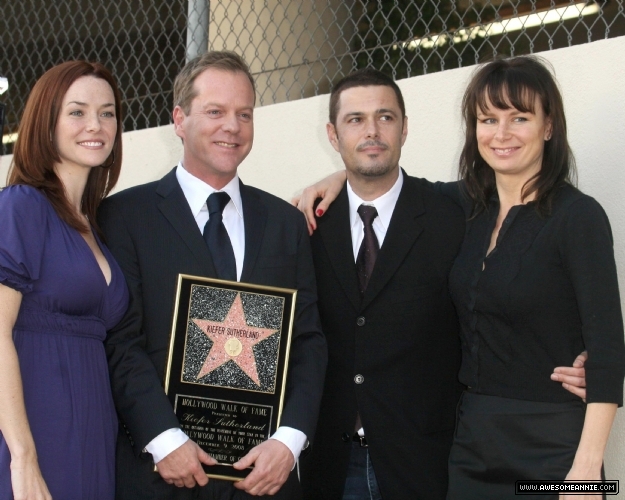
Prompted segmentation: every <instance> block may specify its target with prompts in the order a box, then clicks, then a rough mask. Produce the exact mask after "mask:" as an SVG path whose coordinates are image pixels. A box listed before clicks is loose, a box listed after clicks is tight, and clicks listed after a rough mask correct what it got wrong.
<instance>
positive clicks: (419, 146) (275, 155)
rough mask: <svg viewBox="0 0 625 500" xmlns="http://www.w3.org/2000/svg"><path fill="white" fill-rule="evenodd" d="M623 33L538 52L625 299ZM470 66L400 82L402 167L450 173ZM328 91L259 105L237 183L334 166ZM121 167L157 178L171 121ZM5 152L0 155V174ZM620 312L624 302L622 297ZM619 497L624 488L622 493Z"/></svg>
mask: <svg viewBox="0 0 625 500" xmlns="http://www.w3.org/2000/svg"><path fill="white" fill-rule="evenodd" d="M623 53H625V37H620V38H615V39H611V40H603V41H598V42H593V43H591V44H586V45H578V46H576V47H572V48H566V49H560V50H556V51H553V52H548V53H544V54H543V55H544V57H545V58H546V59H548V60H549V61H550V62H551V63H552V64H553V65H554V67H555V70H556V74H557V77H558V80H559V81H560V84H561V86H562V89H563V94H564V101H565V106H566V113H567V117H568V123H569V127H570V141H571V145H572V146H573V150H574V152H575V155H576V158H577V164H578V170H579V186H580V188H581V189H582V190H583V191H585V192H587V193H588V194H590V195H592V196H594V197H595V198H596V199H597V200H599V202H600V203H601V204H602V205H603V207H604V209H605V210H606V212H607V213H608V216H609V217H610V221H611V223H612V230H613V233H614V239H615V252H616V259H617V265H618V267H619V277H620V287H621V290H622V295H623V297H624V298H625V203H623V201H622V198H623V196H624V194H623V193H624V192H625V168H624V167H625V165H624V162H623V147H622V144H623V143H622V142H621V141H623V140H624V139H623V138H625V120H624V119H623V117H624V116H625V85H623V82H625V58H623V57H616V55H618V54H623ZM472 71H473V68H461V69H456V70H450V71H445V72H442V73H435V74H432V75H426V76H421V77H415V78H410V79H406V80H402V81H401V82H400V86H401V88H402V91H403V93H404V97H405V99H406V107H407V115H408V117H409V133H408V140H407V142H406V145H405V146H404V148H403V156H402V160H401V165H402V166H403V167H404V168H405V169H406V170H407V171H408V173H410V174H412V175H416V176H420V177H427V178H428V179H431V180H451V179H455V177H456V174H455V172H456V163H457V160H458V155H459V152H460V147H461V138H462V130H461V125H460V116H459V107H460V100H461V97H462V92H463V90H464V87H465V85H466V83H467V81H468V79H469V78H470V75H471V73H472ZM327 105H328V96H320V97H313V98H309V99H304V100H299V101H295V102H291V103H282V104H275V105H272V106H265V107H262V108H259V109H257V110H256V112H255V121H256V140H255V145H254V148H253V150H252V153H251V154H250V156H249V157H248V158H247V159H246V161H245V162H244V164H243V165H241V167H240V175H241V178H242V179H243V181H244V182H246V183H248V184H251V185H254V186H257V187H260V188H262V189H265V190H267V191H270V192H272V193H274V194H276V195H278V196H281V197H283V198H285V199H289V198H290V197H291V196H292V195H294V194H295V193H296V192H297V191H298V190H300V189H301V188H302V187H304V186H306V185H307V184H309V183H311V182H313V181H315V180H317V179H319V178H320V177H322V176H324V175H326V174H328V173H331V172H334V171H336V170H338V169H341V168H342V167H341V161H340V158H339V156H338V154H336V153H335V152H334V150H333V149H332V148H331V147H330V145H329V143H328V141H327V139H326V135H325V123H326V121H327ZM124 148H125V155H124V168H123V172H122V176H121V178H120V182H119V186H118V189H121V188H124V187H128V186H131V185H134V184H138V183H143V182H148V181H151V180H154V179H158V178H159V177H161V176H162V175H163V174H164V173H166V172H167V171H168V170H169V169H170V168H172V167H173V166H174V165H175V164H176V163H177V161H178V159H179V157H180V154H181V144H180V141H179V140H178V138H177V137H176V136H175V135H174V133H173V130H172V127H171V126H167V127H160V128H157V129H151V130H142V131H137V132H128V133H126V134H124ZM9 161H10V157H0V180H1V181H2V182H3V181H4V179H5V172H6V170H7V168H8V165H9ZM623 309H624V310H625V301H624V302H623ZM606 475H607V477H608V478H609V479H624V480H625V413H624V410H620V411H619V414H618V416H617V421H616V424H615V426H614V429H613V431H612V435H611V438H610V443H609V446H608V451H607V457H606ZM624 497H625V496H624Z"/></svg>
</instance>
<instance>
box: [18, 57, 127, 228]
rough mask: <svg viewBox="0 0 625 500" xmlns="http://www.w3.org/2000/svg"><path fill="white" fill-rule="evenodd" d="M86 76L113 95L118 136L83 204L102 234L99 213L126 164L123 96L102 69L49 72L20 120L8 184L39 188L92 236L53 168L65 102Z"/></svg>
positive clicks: (72, 65) (74, 66)
mask: <svg viewBox="0 0 625 500" xmlns="http://www.w3.org/2000/svg"><path fill="white" fill-rule="evenodd" d="M83 76H93V77H95V78H101V79H102V80H105V81H106V82H107V83H108V84H109V85H110V86H111V89H113V94H114V95H115V119H116V120H117V133H116V134H115V143H114V144H113V150H112V151H111V154H110V155H109V157H108V158H107V160H106V161H105V162H104V165H106V166H107V167H106V168H104V167H102V168H98V167H94V168H92V169H91V172H89V178H88V180H87V185H86V186H85V191H84V193H83V195H82V203H81V208H82V212H83V213H84V214H85V215H86V216H87V218H88V219H89V222H90V223H91V225H92V226H93V227H94V228H95V230H96V231H97V232H98V233H100V230H99V227H98V225H97V222H96V210H97V208H98V205H99V204H100V202H101V201H102V200H103V199H104V198H105V197H106V195H107V194H108V193H109V192H110V191H111V189H113V186H115V183H116V182H117V179H118V177H119V171H120V169H121V164H122V118H121V96H120V93H119V89H118V88H117V84H116V82H115V79H114V78H113V75H111V73H110V72H109V70H107V69H106V68H105V67H104V66H102V65H101V64H99V63H90V62H87V61H69V62H65V63H63V64H59V65H58V66H54V67H53V68H51V69H49V70H48V71H47V72H46V73H44V75H43V76H42V77H41V78H40V79H39V80H38V81H37V83H35V86H34V87H33V89H32V91H31V92H30V96H29V97H28V101H27V102H26V107H25V108H24V114H23V115H22V120H21V121H20V125H19V129H18V135H17V141H16V142H15V148H14V150H13V161H12V162H11V166H10V169H9V174H8V177H7V185H12V184H27V185H29V186H33V187H35V188H37V189H40V190H41V191H43V193H44V194H45V195H46V197H47V198H48V200H50V203H51V204H52V206H53V207H54V210H56V213H57V214H58V215H59V217H60V218H61V219H63V220H64V221H65V222H66V223H67V224H69V225H70V226H71V227H73V228H74V229H76V230H77V231H80V232H81V233H88V232H89V230H90V228H89V227H88V225H87V224H85V223H84V222H83V221H82V220H81V219H80V218H79V217H78V214H76V213H75V211H74V209H73V208H72V206H71V205H70V203H69V201H68V200H67V196H66V193H65V188H64V186H63V183H62V182H61V180H60V179H59V178H58V176H57V175H56V172H55V171H54V165H55V164H56V163H60V162H61V158H60V157H59V153H58V151H57V150H56V147H55V145H54V141H53V137H54V134H55V131H56V124H57V121H58V118H59V113H60V110H61V106H62V103H63V98H64V97H65V94H66V93H67V90H68V89H69V88H70V87H71V85H72V84H73V83H74V82H75V81H76V80H78V79H79V78H82V77H83ZM108 165H110V166H108Z"/></svg>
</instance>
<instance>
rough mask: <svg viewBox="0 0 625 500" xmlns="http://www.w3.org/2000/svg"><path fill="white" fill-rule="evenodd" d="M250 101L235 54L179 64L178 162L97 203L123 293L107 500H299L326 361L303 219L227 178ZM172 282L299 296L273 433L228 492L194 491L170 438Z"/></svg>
mask: <svg viewBox="0 0 625 500" xmlns="http://www.w3.org/2000/svg"><path fill="white" fill-rule="evenodd" d="M254 101H255V91H254V81H253V78H252V76H251V74H250V72H249V69H248V68H247V65H246V64H245V63H244V62H243V60H242V59H241V58H240V57H238V56H237V55H236V54H233V53H229V52H211V53H208V54H205V55H203V56H201V57H199V58H197V59H195V60H193V61H191V62H190V63H188V64H187V65H186V66H185V67H184V68H183V69H182V71H181V73H180V74H179V75H178V77H177V78H176V82H175V84H174V105H175V108H174V111H173V118H174V128H175V132H176V134H177V135H178V136H179V137H180V138H181V139H182V141H183V144H184V154H183V159H182V161H181V163H180V164H179V165H178V166H177V167H176V168H174V170H172V171H171V172H170V173H169V174H167V175H166V176H165V177H163V178H162V179H161V180H160V181H157V182H154V183H150V184H146V185H143V186H138V187H135V188H131V189H128V190H126V191H124V192H121V193H119V194H117V195H114V196H112V197H111V198H110V199H107V200H106V201H105V202H104V203H103V204H102V207H101V211H100V220H101V224H102V228H103V230H104V232H105V235H106V238H107V242H108V244H109V246H110V248H111V251H112V252H113V254H114V255H115V257H116V258H117V260H118V261H119V263H120V265H121V267H122V269H123V271H124V273H125V276H126V279H127V282H128V285H129V288H130V294H131V303H130V306H129V310H128V312H127V314H126V316H125V318H124V319H123V320H122V322H121V323H120V325H118V326H117V327H116V329H115V330H113V331H112V332H110V334H109V337H108V339H107V342H106V349H107V354H108V357H109V365H110V372H111V381H112V386H113V395H114V398H115V403H116V406H117V410H118V413H119V416H120V421H121V422H120V423H121V425H120V434H119V437H118V444H117V498H118V499H129V500H130V499H132V500H136V499H140V498H145V499H156V498H167V499H169V498H181V499H182V498H184V499H186V498H211V499H213V498H215V499H217V498H219V499H220V498H247V497H248V496H249V495H266V494H275V493H277V492H278V495H277V496H278V497H280V498H297V497H298V496H301V491H300V490H299V482H298V478H297V472H296V469H294V465H295V463H296V461H297V459H298V457H299V454H300V451H301V450H302V448H303V447H305V443H306V442H307V439H308V438H311V437H312V434H313V432H314V429H315V425H316V420H317V414H318V408H319V401H320V398H321V391H322V387H323V376H324V372H325V367H326V362H327V352H326V344H325V339H324V336H323V334H322V332H321V328H320V322H319V317H318V312H317V306H316V288H315V280H314V271H313V268H312V258H311V253H310V245H309V239H308V234H307V231H306V224H305V221H304V218H303V216H302V215H301V214H300V213H299V212H297V210H296V209H294V208H293V207H291V206H289V205H288V204H287V203H286V202H284V201H282V200H280V199H278V198H276V197H274V196H272V195H269V194H268V193H265V192H263V191H260V190H258V189H255V188H252V187H249V186H245V185H244V184H242V183H241V182H240V181H239V179H238V176H237V168H238V166H239V164H240V163H241V162H242V161H243V159H244V158H245V157H246V156H247V154H248V153H249V151H250V149H251V147H252V140H253V133H254V129H253V111H254V110H253V108H254ZM213 217H214V219H213ZM211 219H212V220H211ZM220 221H221V222H220ZM211 224H213V226H212V229H210V226H211ZM211 231H212V232H211ZM203 232H204V237H203ZM207 235H208V236H207ZM211 235H212V236H211ZM211 238H212V239H211ZM179 273H185V274H190V275H197V276H207V277H219V278H224V279H231V280H240V281H243V282H249V283H257V284H262V285H270V286H278V287H288V288H295V289H297V290H298V294H297V303H296V312H295V322H294V329H293V338H292V344H291V354H290V365H289V373H288V385H287V392H286V401H285V406H284V410H283V413H282V419H281V426H280V427H279V428H278V429H277V431H276V432H275V433H274V435H273V436H272V437H271V438H270V439H269V440H267V441H265V442H263V443H262V444H260V445H258V446H256V447H255V448H253V449H252V450H251V451H250V452H249V453H248V454H247V455H246V456H245V457H244V458H242V459H241V460H240V461H239V462H238V463H237V464H235V467H236V468H239V469H243V468H246V467H248V466H250V465H254V469H253V471H252V472H251V473H250V474H249V476H248V477H247V478H246V479H245V480H243V481H241V482H239V483H236V485H234V486H233V484H232V483H230V482H228V481H217V480H211V481H210V482H209V483H208V485H207V486H204V485H206V483H207V477H206V474H205V473H204V472H203V470H202V466H201V464H202V463H204V464H206V465H213V464H214V463H215V462H214V460H213V459H212V458H211V457H209V456H208V455H207V454H206V453H205V452H203V451H202V450H201V449H200V448H199V447H198V446H197V445H196V444H195V443H194V442H193V441H191V440H189V439H188V437H187V436H186V435H185V434H184V433H183V432H182V430H181V429H180V426H179V423H178V421H177V419H176V417H175V415H174V413H173V410H172V407H171V404H170V403H169V401H168V399H167V397H166V396H165V393H164V391H163V388H162V380H163V374H164V368H165V362H166V355H167V351H168V338H169V332H170V328H171V324H172V312H173V300H174V295H175V287H176V280H177V275H178V274H179ZM155 463H156V466H157V469H158V472H155V471H154V464H155ZM235 487H236V489H235ZM233 495H234V496H233Z"/></svg>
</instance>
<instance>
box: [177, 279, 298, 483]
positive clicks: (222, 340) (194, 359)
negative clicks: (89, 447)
mask: <svg viewBox="0 0 625 500" xmlns="http://www.w3.org/2000/svg"><path fill="white" fill-rule="evenodd" d="M296 295H297V291H296V290H290V289H286V288H273V287H266V286H259V285H250V284H246V283H238V282H233V281H223V280H217V279H209V278H200V277H197V276H188V275H184V274H180V275H179V276H178V287H177V292H176V302H175V309H174V320H173V326H172V332H171V340H170V344H169V357H168V361H167V370H166V373H165V392H166V393H167V396H168V397H169V400H170V401H171V403H172V405H173V407H174V412H175V414H176V416H177V417H178V420H179V422H180V427H181V429H182V430H183V431H184V432H185V433H186V434H187V435H188V436H189V437H190V438H191V439H193V440H194V441H195V442H196V443H197V444H198V445H199V446H200V447H201V448H202V449H203V450H204V451H206V452H207V453H208V454H210V455H211V456H212V457H213V458H214V459H215V460H217V462H218V464H217V465H213V466H204V470H205V471H206V473H207V474H208V476H209V477H215V478H219V479H228V480H232V481H238V480H240V479H243V478H245V477H246V476H247V475H248V474H249V473H250V472H251V470H252V469H251V468H248V469H246V470H243V471H239V470H236V469H235V468H233V467H232V464H234V463H235V462H237V461H238V460H239V459H240V458H242V457H243V456H244V455H245V454H246V453H247V452H248V451H249V450H250V449H251V448H253V447H254V446H256V445H257V444H260V443H262V442H263V441H265V440H266V439H268V438H269V436H270V435H271V434H273V433H274V432H275V431H276V429H277V428H278V425H279V423H280V416H281V413H282V405H283V403H284V391H285V387H286V374H287V367H288V364H289V348H290V343H291V330H292V328H293V317H294V312H295V298H296Z"/></svg>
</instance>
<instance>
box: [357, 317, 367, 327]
mask: <svg viewBox="0 0 625 500" xmlns="http://www.w3.org/2000/svg"><path fill="white" fill-rule="evenodd" d="M356 324H357V325H358V326H365V317H364V316H360V317H358V319H357V320H356Z"/></svg>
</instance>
